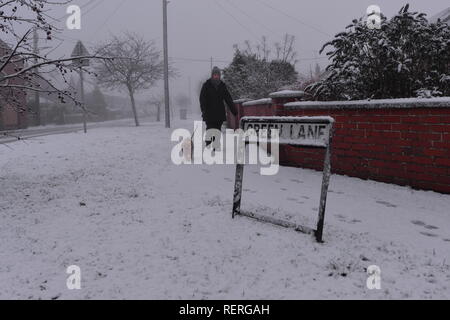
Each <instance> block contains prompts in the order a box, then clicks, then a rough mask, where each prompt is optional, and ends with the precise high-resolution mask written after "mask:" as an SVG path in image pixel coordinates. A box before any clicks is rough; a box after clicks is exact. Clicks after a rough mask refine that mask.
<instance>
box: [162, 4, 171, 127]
mask: <svg viewBox="0 0 450 320" xmlns="http://www.w3.org/2000/svg"><path fill="white" fill-rule="evenodd" d="M162 2H163V30H164V31H163V33H164V101H165V104H166V128H170V93H169V45H168V34H167V5H168V1H167V0H162Z"/></svg>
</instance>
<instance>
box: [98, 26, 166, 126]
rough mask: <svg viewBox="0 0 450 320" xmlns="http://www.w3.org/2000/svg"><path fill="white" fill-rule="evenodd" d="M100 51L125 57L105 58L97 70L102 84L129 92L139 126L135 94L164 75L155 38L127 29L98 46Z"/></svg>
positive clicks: (108, 54)
mask: <svg viewBox="0 0 450 320" xmlns="http://www.w3.org/2000/svg"><path fill="white" fill-rule="evenodd" d="M98 53H99V54H102V55H107V56H114V57H126V58H116V59H113V60H103V61H101V63H99V64H98V65H97V66H96V68H95V70H96V74H97V76H98V78H99V79H98V80H99V83H100V84H101V85H102V86H104V87H106V88H108V89H119V90H125V91H126V92H127V93H128V95H129V97H130V99H131V106H132V109H133V114H134V119H135V122H136V126H139V118H138V115H137V112H136V102H135V94H136V93H137V92H138V91H142V90H145V89H149V88H151V87H152V86H154V85H155V84H156V83H157V81H159V80H161V79H162V77H163V71H164V69H163V61H162V58H161V52H160V51H159V50H158V49H157V48H156V45H155V43H154V42H153V41H150V42H149V41H146V40H144V39H143V38H142V37H141V36H139V35H137V34H135V33H130V32H126V33H125V34H123V35H122V36H113V37H112V39H111V40H110V41H109V42H108V43H107V44H105V45H102V46H100V47H99V48H98Z"/></svg>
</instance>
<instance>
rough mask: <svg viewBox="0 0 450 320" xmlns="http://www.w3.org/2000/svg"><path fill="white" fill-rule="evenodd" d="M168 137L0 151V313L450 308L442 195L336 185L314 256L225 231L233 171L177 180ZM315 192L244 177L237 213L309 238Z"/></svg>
mask: <svg viewBox="0 0 450 320" xmlns="http://www.w3.org/2000/svg"><path fill="white" fill-rule="evenodd" d="M175 127H176V128H178V127H183V128H187V129H189V130H192V128H193V122H192V121H187V122H178V123H175ZM170 136H171V131H170V130H167V129H165V128H164V126H163V124H149V123H146V124H144V125H143V126H142V127H140V128H134V127H121V128H104V129H95V130H91V131H90V132H89V133H88V134H87V135H84V134H82V133H78V134H76V133H73V134H65V135H57V136H49V137H42V138H36V139H31V140H28V141H27V142H26V143H25V142H17V143H14V144H10V145H9V146H10V147H11V148H12V149H10V148H7V147H5V146H2V145H0V184H1V186H2V188H0V221H1V223H0V234H1V235H2V241H1V242H0V261H1V263H0V288H1V290H0V299H257V300H260V299H302V298H305V299H350V298H356V299H394V298H396V299H417V298H420V299H431V298H440V299H449V298H450V290H449V288H450V230H449V226H450V214H449V212H450V196H449V195H443V194H438V193H434V192H423V191H414V190H411V189H409V188H404V187H399V186H395V185H389V184H383V183H376V182H371V181H363V180H360V179H354V178H348V177H343V176H332V178H331V185H330V193H329V197H328V203H327V213H326V220H325V235H324V239H325V241H326V243H325V244H317V243H316V242H315V241H314V239H313V238H312V237H309V236H305V235H303V234H299V233H296V232H294V231H290V230H286V229H282V228H279V227H275V226H272V225H268V224H262V223H257V222H255V221H252V220H250V219H247V218H242V217H237V218H236V219H235V220H232V219H231V211H232V195H233V187H234V176H235V167H234V166H206V165H205V166H175V165H173V164H172V162H171V160H170V152H171V149H172V146H173V144H171V143H170ZM321 178H322V173H321V172H315V171H311V170H303V169H296V168H281V170H280V173H279V174H278V175H276V176H273V177H262V176H260V175H259V167H256V166H246V168H245V179H244V193H243V202H242V207H243V210H246V211H254V212H259V213H263V214H270V215H273V216H275V217H278V218H283V219H287V220H290V221H295V222H297V223H299V224H305V225H307V226H310V227H314V226H315V223H316V219H317V210H318V206H319V197H320V185H321ZM74 264H75V265H78V266H80V267H81V270H82V290H80V291H77V290H75V291H69V290H68V289H67V287H66V280H67V277H68V275H67V274H66V268H67V267H68V266H70V265H74ZM370 265H378V266H380V267H381V270H382V290H381V291H376V290H375V291H370V290H368V289H367V288H366V280H367V274H366V268H367V267H368V266H370Z"/></svg>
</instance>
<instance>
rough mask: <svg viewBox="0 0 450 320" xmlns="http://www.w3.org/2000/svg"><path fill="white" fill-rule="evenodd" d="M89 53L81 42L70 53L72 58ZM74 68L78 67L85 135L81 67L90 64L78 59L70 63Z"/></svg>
mask: <svg viewBox="0 0 450 320" xmlns="http://www.w3.org/2000/svg"><path fill="white" fill-rule="evenodd" d="M88 55H89V52H88V51H87V49H86V47H85V46H84V44H83V43H82V42H81V41H78V42H77V44H76V45H75V48H74V49H73V51H72V55H71V57H72V58H77V57H82V56H88ZM72 63H73V64H74V65H75V66H77V67H78V74H79V75H80V94H81V97H80V100H81V101H80V102H81V107H82V112H83V129H84V133H87V110H86V104H85V99H84V74H83V67H88V66H89V64H90V62H89V60H88V59H80V60H76V61H74V62H72Z"/></svg>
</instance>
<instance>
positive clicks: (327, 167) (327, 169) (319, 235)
mask: <svg viewBox="0 0 450 320" xmlns="http://www.w3.org/2000/svg"><path fill="white" fill-rule="evenodd" d="M330 175H331V141H330V143H329V145H328V147H327V151H326V153H325V164H324V171H323V180H322V192H321V194H320V207H319V221H318V223H317V231H316V240H317V242H323V227H324V223H325V209H326V206H327V196H328V186H329V185H330Z"/></svg>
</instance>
